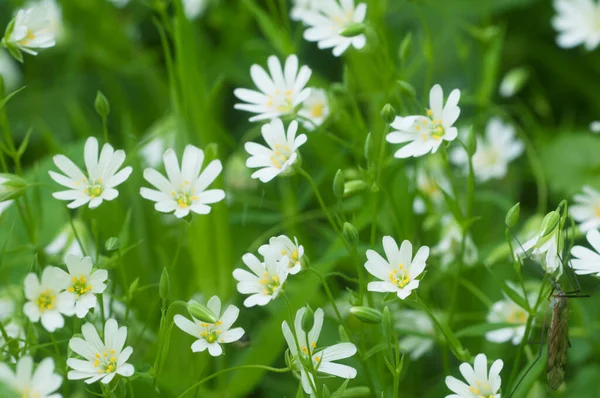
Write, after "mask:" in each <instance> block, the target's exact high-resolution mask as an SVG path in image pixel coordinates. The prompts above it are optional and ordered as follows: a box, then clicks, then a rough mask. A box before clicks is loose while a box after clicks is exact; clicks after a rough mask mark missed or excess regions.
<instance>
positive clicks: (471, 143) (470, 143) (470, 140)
mask: <svg viewBox="0 0 600 398" xmlns="http://www.w3.org/2000/svg"><path fill="white" fill-rule="evenodd" d="M466 147H467V155H469V157H471V158H472V157H473V155H475V152H477V134H475V130H474V129H473V127H471V129H470V130H469V135H468V136H467V145H466Z"/></svg>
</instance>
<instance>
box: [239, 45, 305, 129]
mask: <svg viewBox="0 0 600 398" xmlns="http://www.w3.org/2000/svg"><path fill="white" fill-rule="evenodd" d="M267 63H268V65H269V72H270V75H269V74H268V73H267V72H265V70H264V69H263V68H262V67H260V66H259V65H252V67H251V68H250V76H251V77H252V81H253V82H254V84H255V85H256V87H257V88H258V89H259V90H260V91H255V90H248V89H245V88H238V89H235V91H234V92H233V94H234V95H235V96H236V97H238V98H239V99H240V100H242V101H244V102H246V103H240V104H235V106H234V108H235V109H239V110H242V111H247V112H251V113H256V114H257V115H256V116H252V117H251V118H250V121H251V122H256V121H259V120H269V119H273V118H276V117H280V116H283V115H290V114H292V113H294V109H296V107H297V106H298V105H300V104H302V103H303V102H304V101H305V100H306V99H307V98H308V96H309V95H310V89H309V88H305V86H306V83H308V79H310V75H311V73H312V71H311V70H310V68H309V67H308V66H306V65H305V66H302V67H301V68H300V70H299V71H298V57H296V56H295V55H290V56H289V57H288V58H287V59H286V61H285V67H284V69H282V68H281V62H279V59H278V58H277V57H276V56H274V55H272V56H270V57H269V58H268V60H267Z"/></svg>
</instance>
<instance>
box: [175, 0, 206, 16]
mask: <svg viewBox="0 0 600 398" xmlns="http://www.w3.org/2000/svg"><path fill="white" fill-rule="evenodd" d="M181 4H182V5H183V12H184V13H185V16H186V17H187V19H189V20H192V19H196V18H197V17H198V16H200V15H201V14H202V13H204V10H206V6H207V5H208V0H182V1H181Z"/></svg>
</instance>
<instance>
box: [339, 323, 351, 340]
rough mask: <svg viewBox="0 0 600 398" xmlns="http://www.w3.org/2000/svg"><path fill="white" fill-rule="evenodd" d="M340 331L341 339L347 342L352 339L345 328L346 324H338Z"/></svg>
mask: <svg viewBox="0 0 600 398" xmlns="http://www.w3.org/2000/svg"><path fill="white" fill-rule="evenodd" d="M338 333H339V334H340V340H341V341H343V342H345V343H347V342H349V341H350V337H348V333H346V329H344V326H342V325H339V326H338Z"/></svg>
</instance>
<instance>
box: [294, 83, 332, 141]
mask: <svg viewBox="0 0 600 398" xmlns="http://www.w3.org/2000/svg"><path fill="white" fill-rule="evenodd" d="M298 115H299V116H302V117H303V118H304V120H301V123H302V125H303V126H304V128H306V129H307V130H309V131H312V130H314V129H315V128H317V127H319V126H320V125H322V124H323V123H324V122H325V120H327V118H328V117H329V99H328V98H327V91H325V90H323V89H322V88H311V89H310V96H309V97H308V98H307V99H306V101H304V103H303V104H302V108H300V110H299V111H298Z"/></svg>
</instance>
